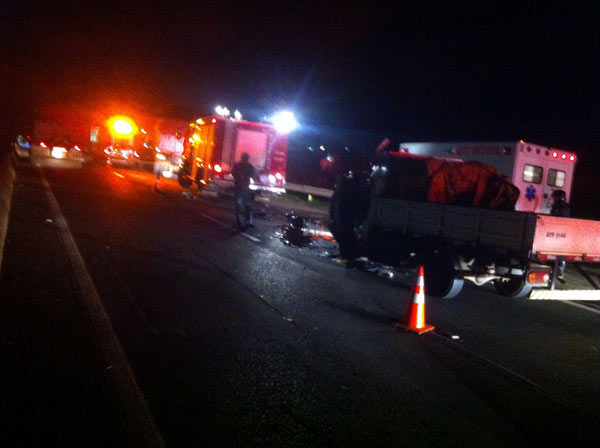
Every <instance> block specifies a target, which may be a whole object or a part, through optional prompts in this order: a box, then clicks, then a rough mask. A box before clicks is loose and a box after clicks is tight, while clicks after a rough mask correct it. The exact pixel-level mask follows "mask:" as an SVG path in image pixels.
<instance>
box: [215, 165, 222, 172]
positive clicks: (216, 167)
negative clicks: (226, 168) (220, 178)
mask: <svg viewBox="0 0 600 448" xmlns="http://www.w3.org/2000/svg"><path fill="white" fill-rule="evenodd" d="M221 171H223V169H222V168H221V165H215V172H216V173H220V172H221Z"/></svg>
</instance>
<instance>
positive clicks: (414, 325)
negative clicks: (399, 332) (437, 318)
mask: <svg viewBox="0 0 600 448" xmlns="http://www.w3.org/2000/svg"><path fill="white" fill-rule="evenodd" d="M402 327H404V328H405V329H406V330H409V331H414V332H415V333H418V334H421V333H425V332H427V331H431V330H433V329H434V328H435V327H434V326H432V325H427V324H426V323H425V272H424V269H423V266H419V274H418V275H417V281H416V282H415V286H414V288H413V291H412V298H411V300H410V302H409V303H408V307H406V313H405V314H404V325H402Z"/></svg>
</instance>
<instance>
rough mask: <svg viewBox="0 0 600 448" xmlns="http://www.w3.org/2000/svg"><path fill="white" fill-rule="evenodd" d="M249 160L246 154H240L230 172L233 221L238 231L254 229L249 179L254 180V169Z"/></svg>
mask: <svg viewBox="0 0 600 448" xmlns="http://www.w3.org/2000/svg"><path fill="white" fill-rule="evenodd" d="M249 160H250V156H249V155H248V153H246V152H244V153H242V158H241V160H239V161H238V162H236V163H234V165H233V169H232V170H231V174H232V175H233V179H234V190H235V220H236V222H237V226H238V227H239V228H240V229H244V228H246V227H254V220H253V213H252V191H251V190H250V179H252V180H256V175H255V173H254V167H253V166H252V164H251V163H250V162H249ZM242 209H243V214H242ZM242 216H243V219H242Z"/></svg>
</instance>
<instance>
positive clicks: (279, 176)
mask: <svg viewBox="0 0 600 448" xmlns="http://www.w3.org/2000/svg"><path fill="white" fill-rule="evenodd" d="M275 179H278V180H282V179H283V176H282V175H281V173H275Z"/></svg>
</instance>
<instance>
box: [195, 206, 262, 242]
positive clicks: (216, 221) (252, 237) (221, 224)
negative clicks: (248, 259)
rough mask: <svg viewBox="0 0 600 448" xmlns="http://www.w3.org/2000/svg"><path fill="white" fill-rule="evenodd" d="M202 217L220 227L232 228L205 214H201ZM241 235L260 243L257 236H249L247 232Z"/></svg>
mask: <svg viewBox="0 0 600 448" xmlns="http://www.w3.org/2000/svg"><path fill="white" fill-rule="evenodd" d="M200 216H202V217H203V218H206V219H208V220H209V221H212V222H214V223H217V224H219V225H220V226H222V227H224V228H227V229H229V228H230V227H231V226H230V225H229V224H227V223H224V222H223V221H219V220H218V219H216V218H213V217H212V216H210V215H207V214H205V213H200ZM240 235H242V236H243V237H245V238H248V239H249V240H250V241H254V242H255V243H260V240H259V239H258V238H256V237H255V236H252V235H249V234H247V233H246V232H240Z"/></svg>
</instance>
